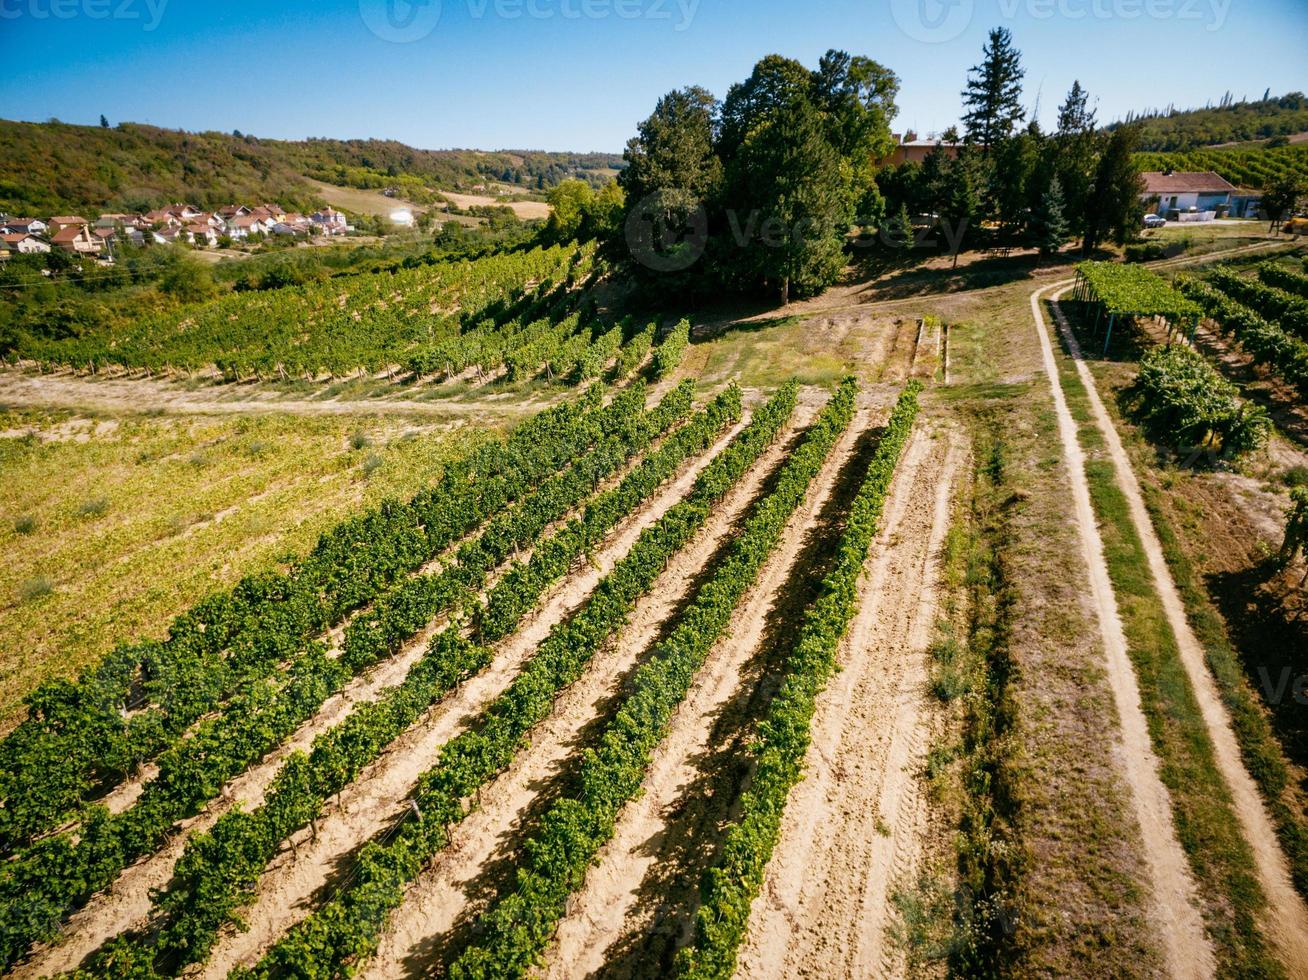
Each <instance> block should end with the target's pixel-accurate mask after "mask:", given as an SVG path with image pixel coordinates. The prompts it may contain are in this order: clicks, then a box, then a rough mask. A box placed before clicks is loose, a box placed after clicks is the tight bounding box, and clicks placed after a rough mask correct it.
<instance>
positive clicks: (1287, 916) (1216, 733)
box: [1042, 291, 1308, 976]
mask: <svg viewBox="0 0 1308 980" xmlns="http://www.w3.org/2000/svg"><path fill="white" fill-rule="evenodd" d="M1061 294H1062V293H1061V291H1060V292H1057V293H1055V294H1054V299H1055V300H1057V299H1058V297H1059V296H1060V295H1061ZM1055 318H1056V320H1057V321H1058V330H1059V333H1060V334H1061V335H1062V337H1063V341H1064V343H1065V344H1066V345H1067V349H1068V350H1069V351H1071V353H1072V358H1073V360H1074V361H1075V363H1076V370H1077V374H1078V375H1079V376H1080V378H1081V383H1082V384H1083V385H1084V386H1085V389H1086V392H1087V394H1088V395H1089V400H1090V409H1091V412H1092V414H1093V416H1094V420H1095V425H1096V426H1097V427H1098V429H1099V431H1100V432H1101V433H1102V434H1103V437H1104V441H1105V444H1106V446H1107V449H1108V455H1109V458H1110V459H1111V460H1112V463H1113V469H1114V471H1115V472H1116V474H1117V485H1118V488H1119V489H1120V490H1121V491H1122V493H1123V495H1124V496H1125V497H1126V500H1127V505H1128V507H1129V509H1130V512H1131V522H1132V524H1134V526H1135V530H1136V533H1137V534H1138V535H1139V536H1140V541H1141V543H1142V544H1143V546H1144V551H1145V556H1146V557H1147V558H1148V561H1149V571H1150V574H1151V575H1152V577H1153V583H1154V588H1155V589H1156V590H1157V591H1158V595H1159V598H1160V599H1161V600H1162V604H1163V610H1164V611H1165V612H1166V614H1167V621H1168V623H1169V625H1170V626H1171V629H1172V634H1173V635H1174V636H1175V637H1176V643H1177V647H1178V649H1179V650H1180V652H1181V663H1182V664H1183V665H1184V667H1185V672H1186V676H1187V677H1188V678H1189V681H1190V687H1191V688H1192V689H1193V691H1194V695H1195V700H1196V701H1198V703H1199V708H1200V711H1201V712H1202V713H1203V718H1204V724H1205V726H1206V727H1207V729H1208V735H1209V737H1210V738H1211V739H1212V742H1213V755H1214V757H1215V759H1216V761H1217V768H1218V771H1219V772H1220V773H1221V774H1222V778H1223V779H1224V780H1225V781H1226V784H1227V786H1228V787H1230V790H1231V796H1232V798H1233V800H1234V803H1235V812H1236V816H1237V817H1238V819H1239V821H1240V826H1241V829H1242V830H1243V832H1244V837H1245V839H1246V840H1247V841H1248V842H1249V846H1250V847H1251V849H1252V850H1253V855H1254V863H1255V865H1256V866H1257V870H1258V881H1259V884H1260V885H1261V886H1262V889H1263V892H1264V893H1265V894H1266V896H1267V903H1268V912H1269V915H1270V919H1271V921H1270V922H1269V923H1268V933H1269V934H1270V936H1271V939H1272V942H1273V943H1274V944H1275V946H1276V947H1277V949H1278V951H1279V952H1280V957H1281V960H1282V962H1283V963H1284V965H1285V967H1286V970H1287V972H1288V973H1289V974H1290V975H1291V976H1308V906H1305V904H1304V901H1303V899H1302V898H1301V897H1300V895H1299V893H1298V892H1297V891H1295V889H1294V885H1293V884H1292V882H1291V880H1290V868H1289V864H1288V862H1287V861H1286V858H1285V854H1284V852H1283V851H1282V850H1281V847H1280V844H1279V842H1278V840H1277V837H1276V829H1275V826H1274V825H1273V823H1272V820H1271V817H1270V816H1268V814H1267V809H1266V807H1265V806H1264V805H1263V800H1262V797H1261V795H1260V794H1259V792H1258V787H1257V784H1256V783H1254V781H1253V778H1252V777H1251V776H1250V775H1249V772H1248V770H1247V769H1245V767H1244V761H1243V760H1242V758H1241V756H1240V745H1239V742H1238V741H1237V740H1236V737H1235V732H1234V731H1233V730H1232V729H1231V719H1230V716H1229V715H1228V714H1227V711H1226V707H1225V705H1224V704H1223V703H1222V696H1221V692H1220V691H1219V690H1218V689H1217V683H1216V681H1214V680H1213V676H1212V674H1211V673H1209V671H1208V666H1207V663H1206V662H1205V657H1204V650H1203V646H1202V645H1201V644H1200V642H1199V638H1198V637H1196V636H1195V634H1194V630H1193V629H1191V627H1190V621H1189V619H1188V618H1187V617H1186V614H1185V604H1184V603H1183V602H1182V600H1181V595H1180V593H1179V592H1178V591H1177V588H1176V583H1175V582H1174V581H1173V580H1172V574H1171V571H1170V570H1169V569H1168V567H1167V561H1166V559H1165V558H1164V557H1163V547H1162V544H1161V542H1160V541H1159V540H1158V535H1157V533H1156V532H1155V531H1154V525H1153V521H1152V520H1151V519H1150V517H1149V512H1148V510H1147V509H1146V508H1145V504H1144V497H1143V495H1142V493H1141V491H1140V483H1139V481H1138V480H1137V479H1136V475H1135V470H1134V469H1133V468H1132V466H1131V460H1130V457H1129V456H1128V455H1127V453H1126V449H1125V447H1124V446H1123V445H1122V440H1121V437H1120V436H1119V435H1118V432H1117V428H1116V427H1115V426H1114V425H1113V421H1112V418H1111V417H1110V416H1109V414H1108V411H1107V409H1105V408H1104V403H1103V401H1102V399H1100V397H1099V391H1098V389H1097V388H1096V387H1095V381H1094V376H1093V375H1092V374H1091V373H1090V368H1089V367H1088V366H1087V365H1086V363H1085V360H1084V359H1083V357H1082V354H1081V348H1080V346H1079V345H1078V343H1077V341H1076V337H1075V336H1073V334H1072V331H1071V329H1070V328H1069V326H1068V324H1067V321H1066V320H1065V319H1064V318H1063V314H1062V311H1061V310H1059V309H1057V307H1055ZM1042 330H1043V325H1042Z"/></svg>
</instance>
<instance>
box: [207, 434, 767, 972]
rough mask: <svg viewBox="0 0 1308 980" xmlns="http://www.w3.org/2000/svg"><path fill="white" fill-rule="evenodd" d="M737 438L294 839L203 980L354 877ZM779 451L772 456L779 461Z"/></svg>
mask: <svg viewBox="0 0 1308 980" xmlns="http://www.w3.org/2000/svg"><path fill="white" fill-rule="evenodd" d="M729 438H730V436H729V435H728V436H724V437H723V439H722V440H721V441H720V442H719V443H718V444H717V445H716V446H715V447H714V448H713V449H712V450H710V452H709V453H706V454H704V455H703V456H702V457H700V459H699V460H697V462H696V464H695V466H694V467H693V468H691V469H689V470H687V471H686V472H685V473H684V474H683V475H682V476H681V477H680V478H679V479H678V480H677V481H675V483H673V484H672V485H671V486H670V487H669V488H668V489H667V490H665V491H664V492H663V493H661V494H659V495H658V497H657V498H656V502H655V504H654V505H653V506H651V507H648V508H646V510H645V511H644V512H643V513H642V515H641V517H640V519H638V520H636V521H629V522H628V523H627V524H626V525H624V527H623V529H622V530H621V532H620V533H619V534H618V535H616V536H615V537H614V538H613V539H611V540H610V541H609V542H608V544H607V545H606V546H605V547H604V548H603V549H601V550H599V551H598V552H597V553H596V555H595V556H594V561H593V562H592V563H591V564H588V565H585V566H583V569H582V570H581V571H580V572H579V573H578V574H576V575H575V576H574V577H573V578H572V579H571V580H570V581H569V582H568V583H567V585H566V587H565V588H563V589H562V590H561V591H559V592H558V593H557V594H556V595H555V596H553V597H552V598H551V599H550V601H549V602H548V603H547V604H546V605H545V607H544V608H543V609H541V610H540V611H539V612H538V613H537V614H536V615H535V616H534V617H533V618H532V619H531V620H530V621H529V622H528V623H527V624H525V625H524V627H523V628H522V629H520V630H519V632H518V633H516V634H515V635H514V636H512V637H510V638H509V639H508V640H506V641H505V643H504V644H503V645H502V646H501V648H500V649H499V650H498V651H497V653H496V659H495V663H494V664H492V666H491V667H490V668H489V669H488V670H487V671H484V672H483V673H482V674H480V675H478V676H477V677H476V678H474V679H473V680H472V681H470V682H468V683H467V684H464V685H463V686H462V687H460V689H459V691H458V693H457V694H456V695H454V696H453V697H451V698H449V699H448V700H446V701H445V702H443V703H441V704H439V705H437V706H436V707H435V708H434V709H433V710H432V711H430V712H428V713H427V715H426V716H425V717H424V718H423V720H422V721H420V722H419V723H418V725H416V726H415V727H414V728H412V729H410V730H409V732H407V733H406V734H405V735H404V736H402V737H401V738H400V739H399V740H397V741H396V742H395V743H394V744H392V745H391V747H390V748H389V749H388V750H387V751H386V752H385V753H384V754H383V756H382V757H381V759H379V760H378V761H377V762H376V763H374V764H373V765H372V766H370V767H368V769H367V770H365V772H364V773H363V774H362V775H361V776H360V778H359V779H357V780H355V781H354V782H353V783H352V784H350V786H349V787H347V788H346V790H345V791H344V792H343V793H342V794H341V795H340V797H339V799H338V800H334V801H332V802H330V803H329V805H328V806H327V807H326V808H325V809H324V815H323V816H322V817H321V818H320V819H319V821H318V828H317V836H316V838H314V839H311V838H310V835H309V833H308V832H307V831H304V832H301V833H300V834H299V835H297V836H296V838H295V841H294V848H293V849H292V850H284V851H283V852H282V854H281V855H280V856H279V857H278V858H277V859H276V861H275V862H274V864H273V866H272V868H271V870H270V871H268V872H267V873H265V874H264V876H263V877H262V879H261V880H260V883H259V886H258V889H257V892H256V899H255V902H254V903H253V904H252V905H251V907H250V908H249V909H248V910H247V912H246V915H245V919H246V921H247V923H248V924H249V927H250V928H249V930H248V931H245V932H236V931H229V932H228V933H227V934H225V935H224V937H223V938H222V940H220V942H219V945H218V946H217V948H216V949H215V951H214V955H213V957H212V958H211V959H210V961H209V964H208V966H207V967H206V969H205V971H204V974H203V975H204V976H211V977H220V976H225V975H226V974H227V972H228V971H229V970H230V969H231V968H232V967H233V966H236V965H237V964H244V965H251V964H253V963H254V962H256V961H257V960H258V959H259V957H260V956H262V955H263V953H264V952H266V951H267V949H268V948H269V947H270V946H271V945H272V944H273V943H274V942H276V940H277V939H278V938H279V937H280V936H281V935H283V934H284V933H285V932H286V930H287V929H289V928H290V927H291V926H292V925H294V924H295V923H296V922H298V921H300V920H301V919H303V918H304V917H305V916H306V915H307V914H308V913H309V912H310V911H311V910H312V909H313V908H314V907H316V906H317V905H318V904H320V903H321V901H322V900H323V897H324V895H330V894H331V893H332V890H333V888H334V887H336V886H337V884H338V882H339V881H340V880H341V879H342V877H343V876H344V875H346V874H348V872H349V869H350V867H351V865H352V861H353V858H354V854H355V852H356V850H357V848H358V847H359V846H360V845H361V844H362V843H363V842H365V841H367V840H370V839H372V838H373V837H375V836H377V835H378V834H379V833H381V832H383V831H384V830H385V829H386V828H388V827H390V826H391V825H392V824H393V822H394V819H395V817H396V815H397V813H399V812H401V805H402V802H403V800H404V799H405V798H406V796H407V795H408V794H409V793H410V792H411V790H412V788H413V785H414V782H415V781H416V779H417V777H418V776H419V775H420V774H421V773H422V772H423V771H424V770H426V769H427V768H428V767H429V766H430V765H431V764H432V763H433V762H434V761H435V759H436V757H437V754H438V750H439V748H440V746H441V745H443V744H444V743H445V742H447V741H449V740H450V739H451V738H453V737H454V736H456V735H458V734H459V733H460V732H462V731H465V730H466V729H467V726H468V725H469V724H470V723H471V722H472V721H473V720H474V719H475V717H476V716H477V715H478V714H479V713H480V712H481V710H483V709H484V708H485V707H486V705H488V704H489V703H490V702H491V701H492V700H493V699H494V698H495V697H497V696H498V695H499V694H500V693H501V692H502V691H503V690H504V689H505V688H506V687H507V686H508V685H509V684H510V683H511V682H512V680H513V678H514V677H515V676H517V674H518V672H519V670H520V669H521V667H522V664H523V663H524V662H525V661H526V660H527V658H528V657H530V656H531V655H532V654H533V653H534V652H535V650H536V648H537V647H538V646H539V645H540V643H541V642H542V641H543V640H544V639H545V637H546V636H547V635H548V634H549V631H550V629H551V627H552V626H553V625H554V624H555V623H556V622H558V621H559V620H561V619H563V618H565V617H566V616H568V615H569V614H570V613H571V612H572V611H573V610H575V609H576V608H577V607H578V606H580V605H581V603H582V602H583V601H584V600H585V598H586V597H587V596H588V595H589V594H590V593H591V591H592V590H593V589H594V587H595V585H596V584H597V583H598V582H599V580H600V578H602V577H603V575H605V574H607V572H608V571H609V570H610V569H611V568H612V567H613V565H614V564H616V562H617V561H618V560H619V559H620V558H621V557H622V556H623V555H625V554H626V553H627V551H628V550H630V548H631V546H632V545H633V544H634V543H635V540H636V538H637V537H638V536H639V534H640V532H641V531H642V530H643V529H644V528H646V527H648V526H650V525H651V524H653V523H654V522H655V521H657V519H658V518H659V517H660V516H662V514H664V513H666V511H667V510H668V509H669V508H670V507H672V506H673V504H675V503H676V502H677V501H678V500H680V499H682V497H684V496H685V494H686V493H687V492H688V491H689V489H690V487H691V486H692V484H693V483H694V480H695V478H696V477H697V476H698V475H699V472H700V471H701V470H702V469H703V467H704V466H706V465H707V464H708V461H709V460H710V459H711V458H712V455H714V454H715V453H716V452H717V451H719V450H720V449H721V448H722V447H723V446H724V445H725V443H726V442H727V441H728V439H729ZM778 451H779V450H776V449H774V450H773V452H774V453H775V452H778Z"/></svg>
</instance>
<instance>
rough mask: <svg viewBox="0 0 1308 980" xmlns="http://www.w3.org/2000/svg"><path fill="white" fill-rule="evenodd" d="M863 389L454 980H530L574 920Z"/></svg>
mask: <svg viewBox="0 0 1308 980" xmlns="http://www.w3.org/2000/svg"><path fill="white" fill-rule="evenodd" d="M857 390H858V388H857V384H856V382H855V381H854V380H853V379H852V378H851V379H848V380H846V381H845V382H844V383H843V384H841V386H840V388H839V389H838V390H837V392H836V394H835V396H834V397H833V398H832V399H831V401H830V402H829V403H828V404H827V406H826V408H825V409H824V410H823V411H822V413H821V415H820V416H819V417H818V420H817V422H816V423H815V424H814V425H813V427H812V428H811V429H809V430H808V432H807V434H806V435H805V439H804V442H803V443H802V444H801V445H800V447H799V448H798V449H797V450H796V451H795V452H794V453H793V454H792V455H791V456H790V458H789V459H788V460H787V462H786V465H785V467H784V468H783V469H782V471H781V476H780V479H779V480H778V482H777V485H776V487H775V489H774V490H773V491H772V492H771V493H770V494H769V495H768V496H767V497H766V498H764V499H763V501H762V502H761V503H760V504H759V505H758V507H757V508H756V509H755V511H754V512H753V513H752V514H751V515H750V517H749V519H748V520H747V521H746V523H745V525H744V527H743V529H742V530H741V531H740V533H739V534H738V535H737V536H736V538H735V539H734V540H733V541H732V544H731V548H730V551H729V552H728V554H727V557H726V559H725V561H724V562H723V563H722V565H721V566H720V567H719V568H718V569H717V571H716V572H715V573H714V574H713V577H712V578H711V579H709V581H708V582H707V583H706V584H705V585H704V586H703V587H702V588H701V589H700V590H699V593H698V594H697V595H696V596H695V599H694V601H693V602H692V603H691V605H690V607H689V608H688V609H687V610H686V612H685V613H684V614H683V615H682V617H681V619H680V621H679V622H678V623H677V626H676V628H675V629H674V630H673V632H672V634H671V635H670V636H669V637H668V638H667V639H666V640H665V641H663V642H662V643H661V644H660V645H659V647H658V649H657V650H656V651H655V653H654V655H653V657H652V659H651V660H650V661H649V662H648V663H646V664H645V665H643V666H642V667H641V668H640V669H639V670H638V671H637V672H636V676H635V678H634V680H633V682H632V693H631V694H630V696H628V697H627V699H626V700H625V702H624V703H623V705H622V706H621V707H620V708H619V709H618V712H617V715H616V716H615V718H614V719H613V721H612V722H611V723H610V724H609V726H608V728H607V729H606V730H605V732H604V734H603V735H602V736H601V738H600V740H599V745H598V746H597V747H596V748H595V749H593V750H592V751H590V752H588V753H587V756H586V762H585V765H584V767H583V769H582V772H581V777H580V790H579V792H578V793H577V794H576V795H575V796H565V797H564V798H562V799H560V800H558V801H557V802H555V803H554V804H553V805H552V806H551V807H550V808H549V810H548V811H546V813H545V815H544V816H543V817H542V818H541V821H540V828H539V830H538V831H537V833H536V834H535V835H534V836H533V837H532V838H531V839H530V840H529V841H528V842H527V844H526V845H525V848H524V850H525V853H526V856H525V858H524V861H523V864H522V866H521V867H519V869H518V874H517V887H516V889H515V890H514V891H513V892H512V893H510V894H509V895H507V896H505V897H504V898H503V899H502V900H501V901H500V902H499V903H498V904H496V905H495V906H493V907H492V908H491V910H490V911H489V912H487V913H486V914H485V915H483V916H482V917H481V918H480V919H479V920H478V922H477V924H476V926H475V935H476V936H477V941H476V942H475V943H474V944H472V945H470V946H468V947H467V948H466V949H465V950H464V951H463V952H462V953H461V954H460V956H459V957H458V959H456V960H455V961H454V963H453V964H451V967H450V976H451V977H452V978H455V980H464V978H469V980H470V978H484V977H496V978H498V977H519V976H524V975H525V974H526V973H527V971H528V970H529V969H530V968H531V967H532V965H533V964H534V963H535V962H536V960H537V958H538V957H539V955H540V953H541V952H542V951H543V950H544V949H545V947H546V945H547V944H548V943H549V941H550V940H551V938H552V937H553V935H554V931H555V929H556V928H557V926H558V923H559V920H560V919H562V917H563V916H564V914H565V913H566V911H567V904H568V898H569V897H570V896H571V895H572V894H573V892H575V891H576V890H577V889H579V888H580V887H581V885H582V884H583V883H584V881H585V877H586V870H587V868H589V867H590V865H591V862H592V861H594V859H595V855H596V854H597V853H598V852H599V850H600V848H601V847H602V846H603V845H604V844H605V843H607V842H608V841H609V840H610V839H611V838H612V836H613V830H614V825H615V823H616V821H617V818H618V814H619V813H620V812H621V810H622V808H623V806H625V805H626V804H627V803H628V802H629V801H630V800H632V799H633V798H635V796H636V795H637V794H638V793H639V792H640V788H641V784H642V783H643V782H644V779H645V773H646V771H647V770H648V768H649V764H650V761H651V759H652V756H653V753H654V750H655V749H656V748H657V747H658V745H659V743H660V742H662V741H663V738H664V736H665V735H666V734H667V730H668V726H669V724H670V723H671V720H672V715H673V713H674V712H675V711H676V709H677V707H678V705H680V704H681V702H682V701H683V700H684V698H685V697H686V694H687V692H688V691H689V690H690V685H691V683H692V682H693V681H694V679H695V675H696V673H697V672H698V671H699V669H700V667H701V666H702V665H703V663H704V661H705V659H706V658H707V657H708V654H709V652H710V651H711V650H712V649H713V646H714V645H715V644H716V643H717V641H718V640H719V639H720V638H721V637H722V635H723V634H724V633H725V632H726V631H727V629H728V627H729V626H730V624H731V620H732V616H733V615H734V613H735V611H736V607H737V606H738V605H739V603H740V601H741V599H742V598H743V597H744V595H745V591H746V590H747V589H749V587H750V586H752V585H753V584H754V583H755V581H757V579H758V574H759V571H760V569H761V568H762V567H763V563H764V562H765V561H767V559H768V556H769V555H770V554H771V553H772V551H773V549H774V548H775V547H776V545H777V542H778V541H780V540H781V535H782V532H783V531H784V530H785V527H786V524H787V523H788V522H789V520H790V517H791V515H792V514H793V513H794V512H795V509H796V508H797V507H798V506H799V504H800V503H801V502H802V501H803V500H804V497H805V496H806V494H807V492H808V488H809V486H810V484H811V483H812V482H813V479H814V477H816V476H817V474H818V472H819V471H820V470H821V469H822V466H823V464H824V463H825V461H826V459H827V457H828V456H829V455H830V454H831V450H832V448H833V447H834V446H835V444H836V441H837V440H838V439H839V438H840V436H841V434H842V433H843V432H844V431H845V430H846V429H847V428H848V427H849V422H850V419H851V418H852V417H853V413H854V399H855V395H856V394H857Z"/></svg>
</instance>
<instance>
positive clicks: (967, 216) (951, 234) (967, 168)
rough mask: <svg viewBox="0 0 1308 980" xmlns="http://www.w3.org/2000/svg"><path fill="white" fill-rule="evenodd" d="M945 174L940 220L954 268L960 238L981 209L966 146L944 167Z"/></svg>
mask: <svg viewBox="0 0 1308 980" xmlns="http://www.w3.org/2000/svg"><path fill="white" fill-rule="evenodd" d="M944 178H945V182H944V186H943V188H942V191H943V199H942V201H941V210H940V220H941V224H942V226H943V228H942V230H943V231H944V234H945V239H946V243H947V244H948V245H949V248H950V251H951V252H953V255H954V267H955V268H957V267H958V253H959V252H961V251H962V250H963V242H964V241H965V240H966V239H967V237H968V235H969V234H970V233H971V231H972V228H973V226H974V225H975V224H976V222H977V218H978V215H979V214H980V211H981V195H980V194H979V193H978V192H977V180H976V176H975V174H974V171H973V160H972V155H971V154H970V153H969V152H967V151H966V150H965V151H964V152H962V153H960V154H959V156H958V158H957V159H956V160H953V161H951V162H950V165H949V167H948V168H946V170H945V173H944Z"/></svg>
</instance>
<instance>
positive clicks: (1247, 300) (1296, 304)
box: [1208, 269, 1308, 340]
mask: <svg viewBox="0 0 1308 980" xmlns="http://www.w3.org/2000/svg"><path fill="white" fill-rule="evenodd" d="M1208 281H1209V282H1211V283H1212V284H1213V285H1214V286H1216V287H1217V288H1218V289H1220V290H1221V291H1222V292H1224V293H1226V295H1228V296H1230V297H1231V298H1232V299H1235V300H1239V301H1240V302H1241V303H1243V304H1244V305H1245V306H1249V307H1252V308H1253V309H1254V311H1255V312H1257V313H1258V314H1260V315H1261V316H1263V317H1264V318H1266V319H1268V320H1274V321H1275V322H1276V323H1277V324H1279V325H1280V326H1281V327H1282V328H1283V329H1284V330H1286V331H1288V332H1290V333H1293V334H1297V335H1298V336H1299V337H1301V338H1303V339H1304V340H1308V299H1305V298H1304V297H1302V296H1297V295H1295V294H1294V293H1290V292H1286V291H1285V290H1284V289H1278V288H1277V287H1275V286H1269V285H1267V284H1266V283H1264V282H1259V281H1258V280H1256V279H1246V278H1244V277H1243V276H1240V275H1237V274H1236V273H1234V272H1232V271H1231V270H1230V269H1214V270H1213V271H1212V272H1211V273H1209V274H1208Z"/></svg>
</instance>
